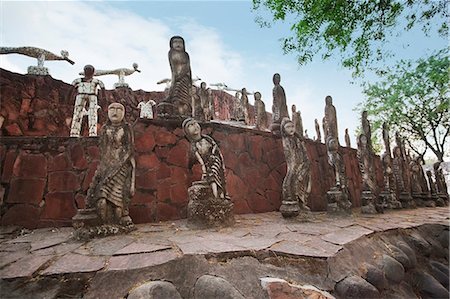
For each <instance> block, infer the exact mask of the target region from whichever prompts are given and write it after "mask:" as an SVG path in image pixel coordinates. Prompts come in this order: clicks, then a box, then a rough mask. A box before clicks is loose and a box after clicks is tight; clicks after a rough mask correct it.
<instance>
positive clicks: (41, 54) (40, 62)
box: [0, 47, 75, 76]
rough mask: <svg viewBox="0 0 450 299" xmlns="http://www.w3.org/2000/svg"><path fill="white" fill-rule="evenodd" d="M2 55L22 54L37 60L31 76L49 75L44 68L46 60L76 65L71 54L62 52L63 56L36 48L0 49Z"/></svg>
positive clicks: (29, 72) (30, 73)
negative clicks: (70, 56) (70, 57)
mask: <svg viewBox="0 0 450 299" xmlns="http://www.w3.org/2000/svg"><path fill="white" fill-rule="evenodd" d="M0 54H21V55H25V56H29V57H33V58H36V59H37V66H29V67H28V74H29V75H41V76H42V75H49V72H48V68H46V67H44V62H45V61H46V60H65V61H67V62H69V63H70V64H74V63H75V62H73V61H72V60H70V59H69V52H67V51H65V50H62V51H61V56H60V55H57V54H54V53H52V52H50V51H47V50H44V49H41V48H36V47H0Z"/></svg>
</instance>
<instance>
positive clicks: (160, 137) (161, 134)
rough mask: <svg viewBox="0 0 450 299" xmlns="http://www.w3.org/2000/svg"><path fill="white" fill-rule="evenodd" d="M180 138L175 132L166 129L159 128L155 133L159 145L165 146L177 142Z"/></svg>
mask: <svg viewBox="0 0 450 299" xmlns="http://www.w3.org/2000/svg"><path fill="white" fill-rule="evenodd" d="M177 140H178V138H177V136H175V135H174V134H172V133H170V132H168V131H166V130H165V129H164V130H158V131H157V132H156V133H155V141H156V144H157V145H159V146H165V145H169V144H175V143H176V142H177Z"/></svg>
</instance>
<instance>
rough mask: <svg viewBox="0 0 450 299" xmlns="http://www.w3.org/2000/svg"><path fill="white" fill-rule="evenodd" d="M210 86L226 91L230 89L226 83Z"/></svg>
mask: <svg viewBox="0 0 450 299" xmlns="http://www.w3.org/2000/svg"><path fill="white" fill-rule="evenodd" d="M209 85H210V86H214V87H217V89H218V90H224V89H227V88H228V86H227V85H226V84H225V83H212V84H209Z"/></svg>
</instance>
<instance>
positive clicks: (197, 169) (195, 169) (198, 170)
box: [192, 163, 202, 182]
mask: <svg viewBox="0 0 450 299" xmlns="http://www.w3.org/2000/svg"><path fill="white" fill-rule="evenodd" d="M201 179H202V166H201V165H200V164H198V163H197V164H194V166H192V181H193V182H194V181H200V180H201Z"/></svg>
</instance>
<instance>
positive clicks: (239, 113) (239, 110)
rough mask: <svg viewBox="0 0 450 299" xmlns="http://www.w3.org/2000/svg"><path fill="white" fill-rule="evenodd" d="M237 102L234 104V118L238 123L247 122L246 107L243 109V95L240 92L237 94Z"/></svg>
mask: <svg viewBox="0 0 450 299" xmlns="http://www.w3.org/2000/svg"><path fill="white" fill-rule="evenodd" d="M234 97H235V99H236V101H235V102H234V118H235V120H236V121H240V122H245V115H244V107H242V100H241V93H240V92H239V91H237V92H236V94H235V96H234Z"/></svg>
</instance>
